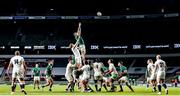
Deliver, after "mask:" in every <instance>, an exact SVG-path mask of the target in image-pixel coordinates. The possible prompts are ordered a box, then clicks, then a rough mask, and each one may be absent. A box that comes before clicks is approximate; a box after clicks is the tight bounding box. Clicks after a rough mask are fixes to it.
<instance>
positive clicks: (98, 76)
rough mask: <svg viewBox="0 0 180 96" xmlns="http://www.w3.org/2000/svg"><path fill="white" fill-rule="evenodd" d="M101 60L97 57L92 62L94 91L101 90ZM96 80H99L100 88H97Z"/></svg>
mask: <svg viewBox="0 0 180 96" xmlns="http://www.w3.org/2000/svg"><path fill="white" fill-rule="evenodd" d="M102 65H103V64H102V62H100V60H99V59H95V62H94V63H93V69H94V83H95V88H96V91H97V92H99V91H101V88H102V83H103V75H102V71H101V68H102ZM98 82H100V88H98Z"/></svg>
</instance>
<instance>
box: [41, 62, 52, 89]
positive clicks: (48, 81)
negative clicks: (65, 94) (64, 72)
mask: <svg viewBox="0 0 180 96" xmlns="http://www.w3.org/2000/svg"><path fill="white" fill-rule="evenodd" d="M53 64H54V60H48V66H47V67H46V70H45V75H46V84H45V85H44V86H42V88H44V87H47V86H49V91H52V90H51V88H52V85H53V79H52V70H53Z"/></svg>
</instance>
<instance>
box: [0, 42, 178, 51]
mask: <svg viewBox="0 0 180 96" xmlns="http://www.w3.org/2000/svg"><path fill="white" fill-rule="evenodd" d="M172 48H173V49H180V43H175V44H146V45H145V44H131V45H121V44H119V45H102V44H101V45H100V44H93V45H86V49H88V50H108V49H110V50H117V49H119V50H121V49H132V50H142V49H172ZM0 49H1V50H5V49H12V50H13V49H15V50H18V49H25V50H69V49H70V48H69V46H57V45H48V46H0Z"/></svg>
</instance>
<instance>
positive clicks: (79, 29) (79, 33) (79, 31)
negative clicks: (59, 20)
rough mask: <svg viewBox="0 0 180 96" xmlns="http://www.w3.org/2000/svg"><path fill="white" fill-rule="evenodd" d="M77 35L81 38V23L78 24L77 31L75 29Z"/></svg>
mask: <svg viewBox="0 0 180 96" xmlns="http://www.w3.org/2000/svg"><path fill="white" fill-rule="evenodd" d="M77 35H78V36H81V22H79V26H78V29H77Z"/></svg>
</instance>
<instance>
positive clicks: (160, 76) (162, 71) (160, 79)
mask: <svg viewBox="0 0 180 96" xmlns="http://www.w3.org/2000/svg"><path fill="white" fill-rule="evenodd" d="M166 70H167V66H166V62H165V61H163V60H162V59H161V56H160V55H157V56H156V62H155V70H154V73H155V72H157V78H156V79H157V85H158V90H159V93H158V94H161V85H162V86H163V87H164V88H165V91H166V94H168V89H167V85H166V83H165V75H166Z"/></svg>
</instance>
